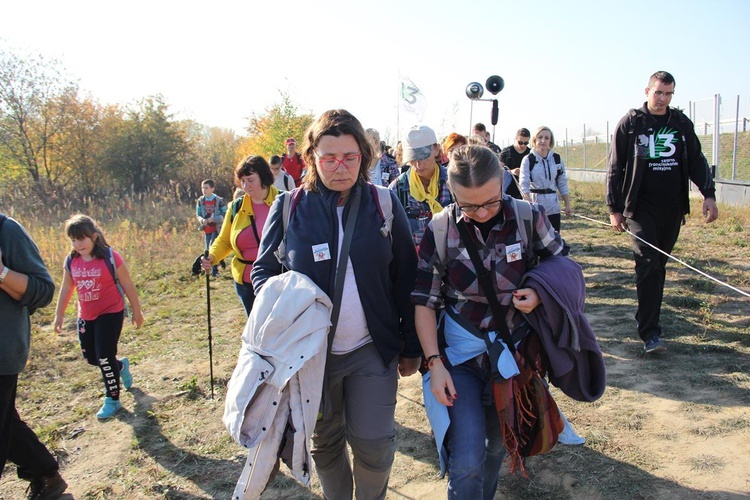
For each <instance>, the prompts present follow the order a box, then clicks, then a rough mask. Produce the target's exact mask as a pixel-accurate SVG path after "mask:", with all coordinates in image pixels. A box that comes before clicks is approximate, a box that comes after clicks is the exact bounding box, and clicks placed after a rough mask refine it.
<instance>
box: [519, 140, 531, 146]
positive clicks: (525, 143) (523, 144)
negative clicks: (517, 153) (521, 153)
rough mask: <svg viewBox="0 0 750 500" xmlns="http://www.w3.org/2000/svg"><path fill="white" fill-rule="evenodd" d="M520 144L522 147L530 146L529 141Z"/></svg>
mask: <svg viewBox="0 0 750 500" xmlns="http://www.w3.org/2000/svg"><path fill="white" fill-rule="evenodd" d="M518 144H520V145H521V146H528V145H529V141H518Z"/></svg>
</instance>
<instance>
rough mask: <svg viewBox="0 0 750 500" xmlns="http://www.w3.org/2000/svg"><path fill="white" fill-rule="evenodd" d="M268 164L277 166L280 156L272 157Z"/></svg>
mask: <svg viewBox="0 0 750 500" xmlns="http://www.w3.org/2000/svg"><path fill="white" fill-rule="evenodd" d="M268 163H270V164H271V165H278V164H279V163H281V156H279V155H273V156H272V157H271V159H270V160H268Z"/></svg>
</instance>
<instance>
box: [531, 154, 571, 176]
mask: <svg viewBox="0 0 750 500" xmlns="http://www.w3.org/2000/svg"><path fill="white" fill-rule="evenodd" d="M528 158H529V177H531V171H532V170H534V165H536V155H535V154H534V153H529V155H528ZM552 159H553V160H555V165H557V175H556V176H555V180H557V178H559V177H560V176H561V175H562V173H563V169H562V158H560V155H559V154H557V153H552Z"/></svg>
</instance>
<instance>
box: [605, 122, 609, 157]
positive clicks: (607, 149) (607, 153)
mask: <svg viewBox="0 0 750 500" xmlns="http://www.w3.org/2000/svg"><path fill="white" fill-rule="evenodd" d="M605 151H606V155H607V158H606V159H605V160H604V166H605V167H607V166H608V165H607V161H609V120H607V148H606V150H605Z"/></svg>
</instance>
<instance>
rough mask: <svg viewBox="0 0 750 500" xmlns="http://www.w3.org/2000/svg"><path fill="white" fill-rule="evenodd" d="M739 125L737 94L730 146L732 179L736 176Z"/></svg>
mask: <svg viewBox="0 0 750 500" xmlns="http://www.w3.org/2000/svg"><path fill="white" fill-rule="evenodd" d="M739 126H740V96H739V95H738V96H737V109H736V111H735V114H734V146H733V148H732V180H735V179H736V177H737V136H738V133H739Z"/></svg>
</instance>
